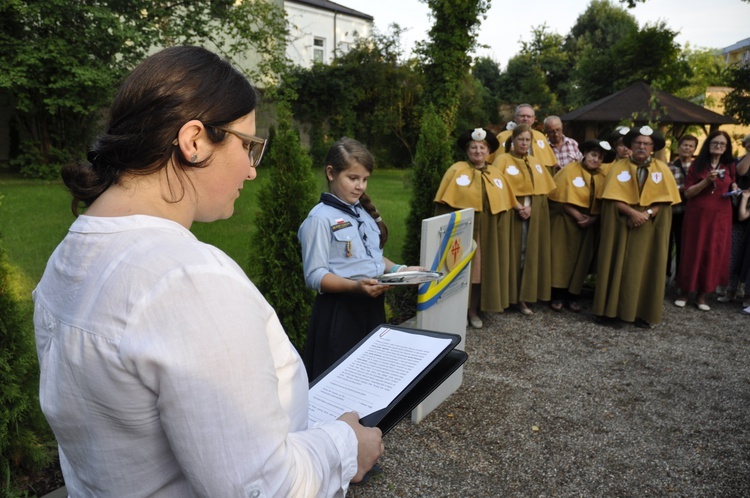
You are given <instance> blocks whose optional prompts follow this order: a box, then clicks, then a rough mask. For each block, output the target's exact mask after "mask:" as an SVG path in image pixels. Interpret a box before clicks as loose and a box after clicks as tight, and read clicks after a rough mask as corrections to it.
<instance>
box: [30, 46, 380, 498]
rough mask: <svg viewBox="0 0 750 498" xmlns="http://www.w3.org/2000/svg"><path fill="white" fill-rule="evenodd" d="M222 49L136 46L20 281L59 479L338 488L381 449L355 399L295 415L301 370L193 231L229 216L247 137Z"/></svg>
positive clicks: (315, 492) (189, 489)
mask: <svg viewBox="0 0 750 498" xmlns="http://www.w3.org/2000/svg"><path fill="white" fill-rule="evenodd" d="M256 104H257V97H256V92H255V90H254V88H253V87H252V85H250V83H249V82H248V81H247V80H246V79H245V78H244V76H242V75H241V74H240V73H239V72H238V71H236V70H235V69H234V68H233V67H232V66H231V65H230V64H229V63H228V62H226V61H224V60H222V59H221V58H219V57H218V56H216V55H215V54H213V53H211V52H209V51H207V50H204V49H201V48H198V47H172V48H168V49H165V50H163V51H161V52H159V53H157V54H155V55H153V56H151V57H150V58H148V59H146V60H145V61H144V62H143V63H141V64H140V65H139V66H138V67H137V68H136V69H135V70H134V71H133V73H132V74H131V75H130V76H129V77H128V78H127V79H126V80H125V82H124V83H123V85H122V87H121V88H120V91H119V93H118V95H117V96H116V98H115V102H114V104H113V106H112V108H111V110H110V117H109V123H108V128H107V131H106V133H104V134H103V135H102V136H100V137H99V138H98V140H97V143H96V145H95V147H94V151H92V152H91V153H89V156H88V158H89V161H90V162H91V164H83V163H81V164H76V165H71V166H69V167H66V168H65V169H64V171H63V179H64V180H65V183H66V185H67V186H68V188H69V190H70V191H71V193H72V194H73V211H74V213H75V214H77V213H78V208H79V206H80V205H81V204H82V205H83V206H85V208H86V210H85V214H84V215H81V216H79V217H78V218H77V219H76V221H75V222H74V223H73V225H72V226H71V228H70V231H69V233H68V235H67V236H66V238H65V239H64V240H63V241H62V243H61V244H60V245H59V246H58V248H57V249H56V250H55V252H54V253H53V255H52V256H51V258H50V261H49V263H48V265H47V269H46V271H45V273H44V276H43V277H42V280H41V282H40V283H39V285H38V287H37V288H36V290H35V291H34V301H35V310H34V324H35V329H36V339H37V353H38V356H39V362H40V365H41V380H40V402H41V405H42V409H43V411H44V414H45V416H46V417H47V420H48V421H49V423H50V425H51V427H52V429H53V430H54V432H55V436H56V438H57V441H58V444H59V448H60V462H61V466H62V470H63V475H64V477H65V483H66V486H67V490H68V493H69V494H70V495H71V496H97V497H103V496H113V497H114V496H116V497H124V496H160V497H185V496H343V495H344V494H345V493H346V491H347V489H348V486H349V482H350V481H354V482H356V481H358V480H360V479H361V478H362V476H363V475H364V474H365V473H366V472H367V471H368V470H369V469H370V468H371V467H372V465H373V464H374V463H375V461H376V460H377V458H378V457H379V456H380V455H382V453H383V445H382V440H381V433H380V430H379V429H371V428H365V427H363V426H361V425H360V424H359V423H358V416H357V414H355V413H347V414H344V415H342V416H341V417H340V418H339V420H336V421H333V422H329V423H326V424H321V425H319V426H316V427H310V428H308V426H307V411H308V400H307V393H308V379H307V376H306V374H305V369H304V367H303V365H302V361H301V360H300V358H299V355H298V354H297V353H296V351H295V349H294V347H293V346H292V345H291V343H290V342H289V340H288V339H287V337H286V334H285V333H284V330H283V329H282V327H281V324H280V323H279V320H278V318H277V316H276V314H275V312H274V311H273V309H272V308H271V307H270V305H269V304H268V303H267V302H266V300H265V299H264V298H263V296H262V295H261V294H260V293H259V292H258V290H257V289H256V288H255V286H254V285H253V284H252V283H251V282H250V281H249V280H248V279H247V277H246V276H245V274H244V273H243V272H242V270H241V269H240V268H239V266H238V265H237V264H236V263H235V262H234V261H232V260H231V259H230V258H229V257H228V256H226V255H225V254H224V253H223V252H221V251H220V250H219V249H217V248H215V247H212V246H210V245H207V244H203V243H201V242H199V241H198V240H196V238H195V237H194V236H193V235H192V234H191V232H190V231H189V228H190V226H191V224H192V223H193V222H194V221H205V222H208V221H214V220H217V219H225V218H228V217H229V216H231V215H232V213H233V210H234V202H235V200H236V199H237V197H238V196H239V194H240V190H241V189H242V186H243V183H244V182H245V181H246V180H252V179H254V178H255V177H256V171H255V168H256V167H257V166H258V165H259V163H260V160H261V158H262V155H263V149H264V147H265V140H264V139H261V138H258V137H255V136H253V135H254V133H255V111H254V109H255V107H256Z"/></svg>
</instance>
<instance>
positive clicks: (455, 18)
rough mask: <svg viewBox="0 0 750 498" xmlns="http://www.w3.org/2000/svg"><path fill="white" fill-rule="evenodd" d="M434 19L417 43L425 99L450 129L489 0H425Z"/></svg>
mask: <svg viewBox="0 0 750 498" xmlns="http://www.w3.org/2000/svg"><path fill="white" fill-rule="evenodd" d="M422 1H423V2H424V3H426V4H427V5H428V6H429V7H430V10H431V11H432V19H433V20H434V23H433V25H432V28H430V31H429V33H428V39H427V40H426V41H424V42H420V43H419V44H418V45H417V50H416V52H417V54H418V55H419V56H420V58H421V61H422V64H423V67H424V73H425V103H427V104H429V105H432V106H433V107H434V108H435V111H436V112H437V113H438V114H439V115H440V116H442V118H443V120H444V122H445V124H446V127H447V129H448V132H449V133H450V132H452V131H453V129H454V127H455V119H456V112H457V110H458V104H459V95H460V94H461V85H462V84H463V82H464V76H465V75H466V73H468V71H469V67H470V65H471V56H470V55H469V54H470V53H471V51H472V49H474V47H475V46H476V37H477V34H478V32H479V27H480V25H481V20H482V19H484V18H485V17H486V13H487V10H488V9H489V7H490V0H422Z"/></svg>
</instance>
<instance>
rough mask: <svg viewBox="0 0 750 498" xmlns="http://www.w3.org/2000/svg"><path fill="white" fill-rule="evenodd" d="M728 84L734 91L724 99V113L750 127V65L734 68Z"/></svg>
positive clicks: (740, 65)
mask: <svg viewBox="0 0 750 498" xmlns="http://www.w3.org/2000/svg"><path fill="white" fill-rule="evenodd" d="M728 84H729V86H731V87H732V88H733V89H732V91H731V92H729V93H728V94H727V96H726V97H725V98H724V111H725V112H726V114H728V115H730V116H732V117H733V118H734V119H736V120H737V121H739V122H740V123H742V124H744V125H750V64H748V63H745V64H739V65H736V66H732V67H731V68H730V70H729V78H728Z"/></svg>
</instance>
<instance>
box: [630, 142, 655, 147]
mask: <svg viewBox="0 0 750 498" xmlns="http://www.w3.org/2000/svg"><path fill="white" fill-rule="evenodd" d="M630 145H632V146H633V147H653V146H654V142H632V143H631V144H630Z"/></svg>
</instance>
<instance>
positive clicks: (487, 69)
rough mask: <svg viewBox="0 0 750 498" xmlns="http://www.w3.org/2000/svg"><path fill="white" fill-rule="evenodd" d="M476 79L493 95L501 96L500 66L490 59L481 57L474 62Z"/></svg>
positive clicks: (473, 72)
mask: <svg viewBox="0 0 750 498" xmlns="http://www.w3.org/2000/svg"><path fill="white" fill-rule="evenodd" d="M471 72H472V74H473V75H474V77H475V78H476V79H477V80H478V81H479V82H480V83H481V84H482V85H483V86H484V87H485V88H486V89H487V90H488V91H489V92H490V94H491V95H493V96H495V97H498V96H500V74H501V73H502V69H501V68H500V64H499V63H498V62H496V61H494V60H492V59H491V58H489V57H480V58H478V59H477V60H476V61H474V67H473V68H472V71H471Z"/></svg>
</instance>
